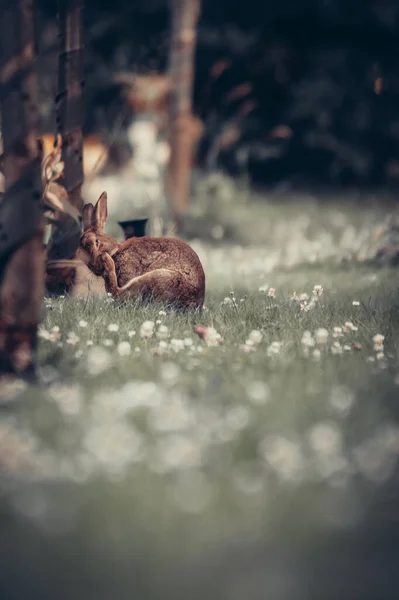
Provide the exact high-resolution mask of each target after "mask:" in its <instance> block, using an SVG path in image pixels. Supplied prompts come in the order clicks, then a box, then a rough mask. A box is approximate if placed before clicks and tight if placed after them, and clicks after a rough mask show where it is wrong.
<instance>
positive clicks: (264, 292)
mask: <svg viewBox="0 0 399 600" xmlns="http://www.w3.org/2000/svg"><path fill="white" fill-rule="evenodd" d="M268 289H269V286H268V285H267V283H265V284H264V285H261V286H260V288H258V292H261V293H262V294H266V292H267V290H268Z"/></svg>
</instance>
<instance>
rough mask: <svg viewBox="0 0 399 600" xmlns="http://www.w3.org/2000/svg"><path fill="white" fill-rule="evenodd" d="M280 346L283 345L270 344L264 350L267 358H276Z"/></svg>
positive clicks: (280, 343)
mask: <svg viewBox="0 0 399 600" xmlns="http://www.w3.org/2000/svg"><path fill="white" fill-rule="evenodd" d="M282 345H283V343H282V342H272V343H271V344H270V346H269V347H268V348H267V350H266V354H267V356H269V357H271V356H276V355H277V354H279V353H280V350H281V346H282Z"/></svg>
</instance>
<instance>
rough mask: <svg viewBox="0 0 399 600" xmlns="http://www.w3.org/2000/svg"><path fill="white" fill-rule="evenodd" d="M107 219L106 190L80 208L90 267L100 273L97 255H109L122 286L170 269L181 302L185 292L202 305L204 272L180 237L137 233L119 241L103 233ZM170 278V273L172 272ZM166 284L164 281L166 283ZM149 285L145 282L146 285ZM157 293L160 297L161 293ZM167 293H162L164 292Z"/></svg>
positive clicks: (85, 257)
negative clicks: (141, 235)
mask: <svg viewBox="0 0 399 600" xmlns="http://www.w3.org/2000/svg"><path fill="white" fill-rule="evenodd" d="M106 219H107V194H106V193H105V192H104V193H103V194H101V196H100V198H99V200H98V201H97V204H96V206H95V207H94V206H93V205H92V204H86V205H85V207H84V209H83V234H82V236H81V251H82V252H81V254H80V256H81V257H82V259H83V260H84V261H85V262H86V264H87V265H88V266H89V268H90V269H91V270H92V271H93V272H95V273H96V274H99V266H98V264H99V263H98V262H97V259H98V257H99V256H100V255H101V253H104V252H106V253H108V254H110V255H111V257H112V259H113V261H114V264H115V272H116V277H117V282H118V286H119V287H123V286H125V285H126V284H128V282H130V281H131V280H132V279H134V278H136V277H140V276H143V275H146V274H148V273H151V272H154V277H156V272H157V271H158V272H159V273H160V272H163V273H164V272H165V270H166V271H169V272H170V273H171V274H173V273H175V274H176V281H173V282H172V283H173V286H174V289H176V294H177V295H178V296H181V298H180V300H181V301H182V303H183V304H184V299H185V296H187V299H188V298H190V302H189V304H191V305H192V304H193V301H192V298H193V296H194V297H195V302H194V304H195V305H197V306H202V304H203V302H204V296H205V274H204V270H203V268H202V265H201V261H200V259H199V258H198V256H197V254H196V253H195V252H194V250H193V249H192V248H191V247H190V246H189V245H188V244H186V243H185V242H183V241H182V240H179V239H176V238H170V237H147V236H146V237H140V238H129V239H128V240H126V241H125V242H123V243H118V242H117V241H116V240H115V239H114V238H112V237H111V236H108V235H106V234H105V233H104V226H105V222H106ZM172 279H173V275H172ZM165 285H166V284H165ZM147 287H148V286H147ZM156 287H157V296H158V298H159V299H160V300H162V293H159V289H160V286H156ZM166 295H167V294H166V293H165V296H166Z"/></svg>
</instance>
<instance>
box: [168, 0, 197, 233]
mask: <svg viewBox="0 0 399 600" xmlns="http://www.w3.org/2000/svg"><path fill="white" fill-rule="evenodd" d="M170 6H171V13H172V14H171V16H172V34H171V47H170V55H169V75H170V80H171V86H170V87H171V89H170V97H169V140H170V151H171V156H170V163H169V173H168V178H167V190H168V198H169V202H170V204H171V209H170V213H171V217H172V221H173V225H174V226H175V227H176V229H177V233H181V232H182V230H183V228H184V219H185V217H186V215H187V211H188V201H189V193H190V174H191V167H192V162H193V148H194V143H195V137H196V135H195V133H194V131H193V125H195V119H193V116H192V109H191V106H192V88H193V78H194V51H195V45H196V25H197V20H198V17H199V12H200V0H170Z"/></svg>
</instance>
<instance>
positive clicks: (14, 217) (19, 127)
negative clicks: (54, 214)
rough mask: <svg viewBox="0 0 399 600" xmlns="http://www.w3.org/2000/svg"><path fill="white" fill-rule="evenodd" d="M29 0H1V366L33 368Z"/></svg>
mask: <svg viewBox="0 0 399 600" xmlns="http://www.w3.org/2000/svg"><path fill="white" fill-rule="evenodd" d="M33 28H34V2H33V1H32V0H4V1H3V2H2V3H1V19H0V90H1V122H2V134H3V147H4V155H3V171H4V176H5V187H6V190H5V194H4V197H3V199H2V200H1V202H0V373H2V374H4V373H21V372H27V371H30V370H32V368H33V356H34V350H35V347H36V334H37V325H38V322H39V319H40V313H41V307H42V300H43V283H44V252H43V230H44V225H43V216H42V206H41V196H42V189H41V178H40V165H41V146H40V143H39V141H38V140H39V124H40V123H39V121H40V117H39V109H38V93H37V80H36V73H35V50H34V29H33Z"/></svg>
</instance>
